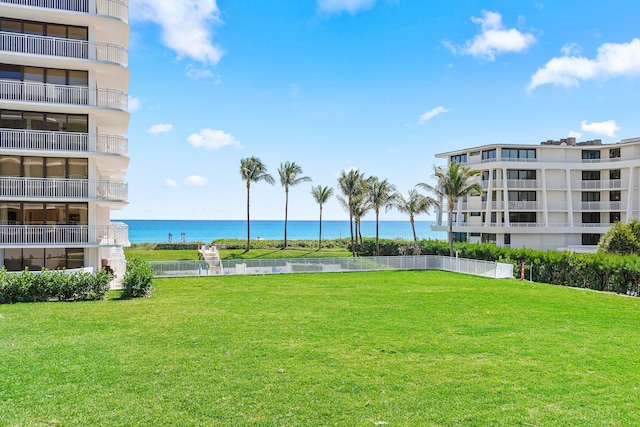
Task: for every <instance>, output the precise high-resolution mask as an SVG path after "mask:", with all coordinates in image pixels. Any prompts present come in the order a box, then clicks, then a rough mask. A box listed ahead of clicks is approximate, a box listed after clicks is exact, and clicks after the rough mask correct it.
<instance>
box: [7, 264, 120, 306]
mask: <svg viewBox="0 0 640 427" xmlns="http://www.w3.org/2000/svg"><path fill="white" fill-rule="evenodd" d="M110 285H111V273H109V272H108V271H107V270H102V271H99V272H98V273H97V274H95V275H93V274H91V273H87V272H74V273H67V272H66V271H64V270H47V269H43V270H42V271H40V272H39V273H37V274H35V273H33V272H31V271H29V270H28V269H27V270H24V271H22V272H20V273H9V272H7V270H6V269H5V268H2V269H1V270H0V304H8V303H15V302H38V301H89V300H101V299H103V298H104V296H105V294H106V293H107V291H108V290H109V287H110Z"/></svg>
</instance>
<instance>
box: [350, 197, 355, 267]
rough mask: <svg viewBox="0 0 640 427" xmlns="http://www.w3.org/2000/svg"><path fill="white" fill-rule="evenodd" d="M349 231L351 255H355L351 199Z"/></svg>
mask: <svg viewBox="0 0 640 427" xmlns="http://www.w3.org/2000/svg"><path fill="white" fill-rule="evenodd" d="M349 232H350V233H351V255H352V256H353V257H355V256H356V246H355V243H354V242H353V208H352V206H351V200H349Z"/></svg>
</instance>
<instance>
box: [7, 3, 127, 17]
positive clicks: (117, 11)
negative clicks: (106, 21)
mask: <svg viewBox="0 0 640 427" xmlns="http://www.w3.org/2000/svg"><path fill="white" fill-rule="evenodd" d="M0 3H9V4H16V5H21V6H32V7H43V8H47V9H57V10H66V11H69V12H82V13H91V14H95V15H102V16H110V17H112V18H118V19H120V20H121V21H124V22H128V20H129V6H128V5H127V4H126V3H125V2H123V1H121V0H0Z"/></svg>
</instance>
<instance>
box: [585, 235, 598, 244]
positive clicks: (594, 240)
mask: <svg viewBox="0 0 640 427" xmlns="http://www.w3.org/2000/svg"><path fill="white" fill-rule="evenodd" d="M599 241H600V235H599V234H583V235H582V244H583V245H585V246H595V245H597V244H598V242H599Z"/></svg>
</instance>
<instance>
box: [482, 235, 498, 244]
mask: <svg viewBox="0 0 640 427" xmlns="http://www.w3.org/2000/svg"><path fill="white" fill-rule="evenodd" d="M496 240H497V237H496V235H495V234H493V233H482V243H496Z"/></svg>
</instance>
